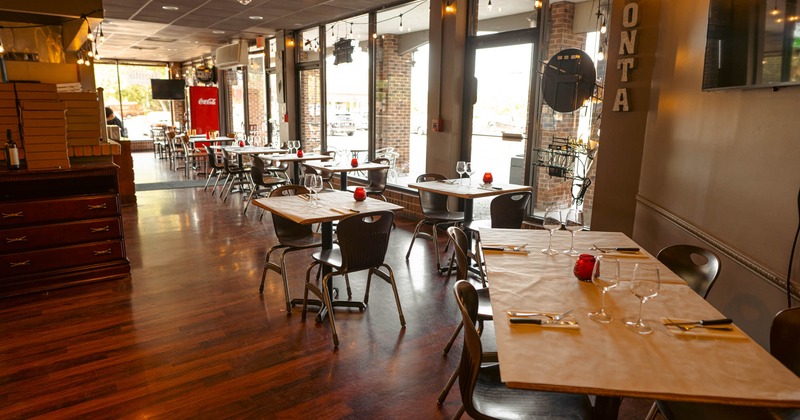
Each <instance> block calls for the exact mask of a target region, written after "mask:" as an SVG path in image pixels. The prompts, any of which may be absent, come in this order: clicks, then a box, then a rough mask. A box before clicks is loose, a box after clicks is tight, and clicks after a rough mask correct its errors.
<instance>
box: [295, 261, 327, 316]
mask: <svg viewBox="0 0 800 420" xmlns="http://www.w3.org/2000/svg"><path fill="white" fill-rule="evenodd" d="M316 265H319V263H317V262H313V263H311V264H310V265H309V266H308V268H307V269H306V285H305V288H304V290H303V311H302V312H301V315H300V319H302V320H303V321H305V320H306V312H307V310H308V291H309V290H311V291H312V292H313V293H314V294H315V295H318V296H319V294H318V292H319V289H317V286H315V285H313V284H311V270H313V269H314V266H316ZM320 300H322V297H320Z"/></svg>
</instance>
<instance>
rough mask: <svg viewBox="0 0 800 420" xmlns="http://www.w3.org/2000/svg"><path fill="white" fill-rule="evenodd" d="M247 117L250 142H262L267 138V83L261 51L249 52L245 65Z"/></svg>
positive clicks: (259, 143)
mask: <svg viewBox="0 0 800 420" xmlns="http://www.w3.org/2000/svg"><path fill="white" fill-rule="evenodd" d="M247 119H248V129H247V135H248V136H249V140H250V142H251V143H254V144H258V145H261V144H264V143H265V140H268V139H267V83H266V73H265V72H264V54H263V53H256V54H250V60H249V63H248V65H247ZM267 142H268V141H267Z"/></svg>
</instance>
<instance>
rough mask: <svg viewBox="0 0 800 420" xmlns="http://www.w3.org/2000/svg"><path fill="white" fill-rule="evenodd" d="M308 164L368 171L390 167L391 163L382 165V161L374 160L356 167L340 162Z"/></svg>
mask: <svg viewBox="0 0 800 420" xmlns="http://www.w3.org/2000/svg"><path fill="white" fill-rule="evenodd" d="M306 165H308V166H310V167H312V168H314V169H317V170H322V169H325V170H329V171H333V172H356V171H368V170H370V169H389V165H382V164H380V163H373V162H364V163H360V164H359V165H358V166H356V167H353V166H350V165H343V164H340V163H331V164H322V163H306Z"/></svg>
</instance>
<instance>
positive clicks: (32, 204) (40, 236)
mask: <svg viewBox="0 0 800 420" xmlns="http://www.w3.org/2000/svg"><path fill="white" fill-rule="evenodd" d="M117 169H118V168H117V167H116V166H115V165H113V164H110V163H102V164H86V165H74V166H73V167H72V168H70V169H59V170H56V169H53V170H46V171H5V170H3V171H0V297H7V296H14V295H20V294H25V293H34V292H41V291H45V290H52V289H57V288H61V287H67V286H72V285H75V284H81V283H87V282H94V281H102V280H112V279H120V278H125V277H128V276H130V262H129V261H128V259H127V257H126V255H125V235H124V234H123V227H122V213H121V207H120V197H119V186H118V185H119V183H118V180H117Z"/></svg>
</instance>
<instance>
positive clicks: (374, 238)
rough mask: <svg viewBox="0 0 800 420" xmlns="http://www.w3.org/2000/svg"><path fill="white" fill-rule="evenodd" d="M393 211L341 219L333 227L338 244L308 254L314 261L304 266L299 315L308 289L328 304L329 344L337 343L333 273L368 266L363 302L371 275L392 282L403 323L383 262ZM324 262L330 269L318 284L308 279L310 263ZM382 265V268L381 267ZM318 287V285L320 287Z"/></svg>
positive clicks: (388, 269)
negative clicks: (330, 333) (332, 292)
mask: <svg viewBox="0 0 800 420" xmlns="http://www.w3.org/2000/svg"><path fill="white" fill-rule="evenodd" d="M393 220H394V214H393V213H392V212H390V211H376V212H369V213H360V214H355V215H353V216H350V217H347V218H345V219H342V220H341V221H340V222H339V226H338V228H337V229H336V236H337V238H338V243H339V247H338V248H333V249H324V250H322V251H321V252H316V253H314V254H313V255H312V258H313V259H314V261H313V262H312V263H311V265H309V266H308V269H307V270H306V288H305V294H304V296H303V319H305V317H306V308H307V304H308V292H309V291H311V292H312V293H313V294H314V295H316V296H317V297H318V298H319V299H320V300H321V301H322V302H324V307H326V308H328V320H329V321H330V325H331V332H332V333H333V345H334V346H338V345H339V336H338V334H337V333H336V322H335V320H334V315H333V305H332V304H331V290H330V285H329V284H328V283H329V280H330V279H331V278H332V277H333V276H338V275H345V276H346V275H347V274H348V273H354V272H357V271H363V270H369V274H368V275H367V287H366V291H365V292H364V305H366V304H367V303H368V302H369V286H370V282H371V280H372V275H373V274H375V275H376V276H378V277H380V278H382V279H383V280H385V281H386V282H387V283H389V284H390V285H391V286H392V291H393V292H394V300H395V304H396V305H397V312H398V313H399V315H400V325H401V326H402V327H405V325H406V320H405V317H404V316H403V309H402V308H401V307H400V296H399V295H398V293H397V285H396V284H395V281H394V272H393V271H392V267H390V266H389V264H386V263H385V262H384V258H385V257H386V250H387V249H388V248H389V235H390V233H391V231H392V221H393ZM320 265H327V266H329V267H331V269H332V271H331V272H330V273H328V274H326V275H325V276H323V277H322V280H321V281H320V283H321V286H318V285H316V284H314V283H312V282H311V280H310V277H311V271H312V270H313V269H314V267H317V266H320ZM381 268H385V269H386V272H383V271H381ZM320 287H321V288H320Z"/></svg>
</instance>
